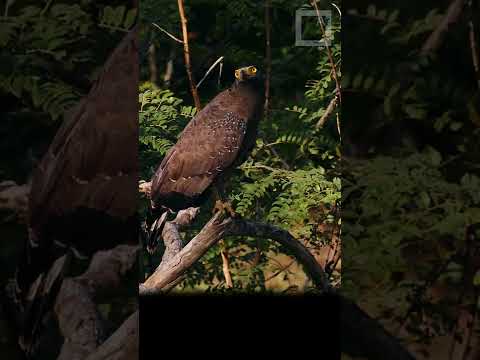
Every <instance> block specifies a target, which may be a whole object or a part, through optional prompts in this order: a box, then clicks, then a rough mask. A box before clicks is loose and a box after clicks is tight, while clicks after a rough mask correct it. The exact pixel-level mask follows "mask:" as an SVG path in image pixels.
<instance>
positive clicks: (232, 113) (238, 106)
mask: <svg viewBox="0 0 480 360" xmlns="http://www.w3.org/2000/svg"><path fill="white" fill-rule="evenodd" d="M262 103H263V102H262V92H261V90H260V88H258V87H255V86H251V85H250V84H249V85H245V84H242V83H240V84H238V83H235V84H234V85H233V86H232V87H231V88H229V89H227V90H225V91H223V92H221V93H220V94H218V95H217V96H216V97H215V98H214V99H213V100H212V101H210V103H209V104H208V105H207V106H206V107H205V108H203V109H202V110H201V111H200V112H199V113H198V114H197V115H196V116H195V117H194V118H193V119H192V120H191V121H190V123H189V124H188V125H187V126H186V127H185V129H184V130H183V132H182V134H181V135H180V138H179V140H178V141H177V143H176V145H175V146H174V147H173V148H172V149H171V150H170V151H169V152H168V154H167V155H166V156H165V158H164V159H163V161H162V163H161V164H160V166H159V167H158V169H157V171H156V173H155V175H154V176H153V178H152V192H151V198H152V207H153V208H160V207H168V208H170V209H175V210H179V209H182V208H186V207H188V206H191V205H193V204H196V203H198V201H199V200H200V199H201V198H202V195H203V194H204V193H205V191H206V190H207V189H208V188H209V187H210V186H211V185H212V183H213V182H214V181H216V179H217V178H218V177H219V176H221V175H222V174H224V173H225V172H228V171H229V170H230V169H231V168H232V167H234V166H236V165H238V163H239V162H241V161H244V160H245V158H246V156H247V155H248V152H249V151H250V150H251V148H252V147H253V145H254V143H255V138H256V133H257V125H258V121H259V117H260V114H261V105H262Z"/></svg>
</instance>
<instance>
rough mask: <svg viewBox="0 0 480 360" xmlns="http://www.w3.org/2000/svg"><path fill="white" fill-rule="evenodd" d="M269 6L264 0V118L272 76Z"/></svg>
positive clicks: (266, 115)
mask: <svg viewBox="0 0 480 360" xmlns="http://www.w3.org/2000/svg"><path fill="white" fill-rule="evenodd" d="M271 8H272V4H271V0H265V103H264V117H265V120H267V119H268V115H269V112H270V79H271V76H272V46H271V43H270V40H271V33H272V26H271V23H270V12H271Z"/></svg>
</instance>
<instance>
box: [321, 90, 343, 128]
mask: <svg viewBox="0 0 480 360" xmlns="http://www.w3.org/2000/svg"><path fill="white" fill-rule="evenodd" d="M336 106H337V97H336V96H335V97H334V98H333V99H332V100H331V101H330V104H328V106H327V109H326V110H325V113H324V114H323V115H322V117H321V118H320V120H318V122H317V124H316V125H315V129H317V130H318V129H320V128H322V127H323V125H324V124H325V121H327V119H328V117H329V116H330V115H331V114H332V113H333V110H335V107H336ZM339 133H340V131H339Z"/></svg>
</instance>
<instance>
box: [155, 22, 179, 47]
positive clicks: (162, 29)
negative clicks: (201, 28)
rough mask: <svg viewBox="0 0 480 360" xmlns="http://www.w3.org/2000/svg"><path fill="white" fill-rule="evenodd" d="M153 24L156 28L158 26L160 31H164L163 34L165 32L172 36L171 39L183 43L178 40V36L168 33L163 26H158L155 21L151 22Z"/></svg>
mask: <svg viewBox="0 0 480 360" xmlns="http://www.w3.org/2000/svg"><path fill="white" fill-rule="evenodd" d="M152 25H153V26H155V27H156V28H158V29H159V30H160V31H162V32H164V33H165V34H167V35H168V36H169V37H170V38H172V39H173V40H175V41H176V42H178V43H180V44H183V41H182V40H180V39H179V38H177V37H175V36H173V35H172V34H170V33H169V32H168V31H167V30H165V29H164V28H162V27H161V26H159V25H158V24H156V23H152Z"/></svg>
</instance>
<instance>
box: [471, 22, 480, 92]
mask: <svg viewBox="0 0 480 360" xmlns="http://www.w3.org/2000/svg"><path fill="white" fill-rule="evenodd" d="M468 27H469V38H470V50H471V51H472V62H473V68H474V70H475V76H476V78H477V86H478V88H479V89H480V61H479V59H478V43H477V40H476V38H475V26H474V24H473V20H470V21H469V22H468Z"/></svg>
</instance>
